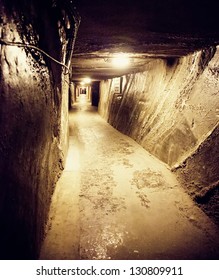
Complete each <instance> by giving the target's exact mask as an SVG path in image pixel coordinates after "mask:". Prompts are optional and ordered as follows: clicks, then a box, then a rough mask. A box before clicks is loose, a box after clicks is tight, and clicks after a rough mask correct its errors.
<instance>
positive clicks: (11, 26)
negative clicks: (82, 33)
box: [0, 0, 68, 259]
mask: <svg viewBox="0 0 219 280" xmlns="http://www.w3.org/2000/svg"><path fill="white" fill-rule="evenodd" d="M48 3H49V2H44V3H43V2H42V1H41V2H39V1H35V0H33V1H27V0H21V1H12V0H11V1H2V0H1V1H0V6H1V26H0V32H1V39H4V40H7V41H9V42H21V43H27V44H33V45H35V46H38V47H40V48H42V49H43V50H44V51H46V52H48V53H49V54H50V55H52V56H54V57H55V58H56V59H58V60H61V59H62V57H63V56H64V53H63V51H64V49H61V44H60V37H59V33H58V29H57V22H56V20H55V19H54V17H52V16H51V14H50V12H51V11H50V7H49V6H47V4H48ZM48 36H49V38H50V40H48ZM63 48H64V47H63ZM66 79H67V77H64V76H63V72H62V67H61V66H60V65H57V64H55V63H53V62H52V61H51V60H50V59H48V58H46V57H45V56H43V55H42V53H41V52H38V51H37V50H34V49H31V48H26V47H25V48H24V47H17V46H8V45H4V44H2V43H1V45H0V80H1V83H0V132H1V133H0V220H1V232H0V239H1V243H2V246H1V250H0V258H1V259H34V258H37V256H38V253H39V250H40V245H41V241H42V238H43V235H44V229H45V224H46V221H47V216H48V210H49V206H50V199H51V195H52V193H53V189H54V185H55V183H56V181H57V180H58V178H59V176H60V172H61V170H62V169H63V161H64V151H65V150H66V144H67V141H66V137H67V136H66V135H67V133H66V132H67V123H66V119H65V118H64V115H66V114H67V113H66V112H64V110H68V106H67V105H66V102H67V101H66V100H68V97H67V92H68V87H67V86H66V85H65V82H63V81H64V80H66ZM62 96H64V97H63V98H62ZM63 119H64V120H63Z"/></svg>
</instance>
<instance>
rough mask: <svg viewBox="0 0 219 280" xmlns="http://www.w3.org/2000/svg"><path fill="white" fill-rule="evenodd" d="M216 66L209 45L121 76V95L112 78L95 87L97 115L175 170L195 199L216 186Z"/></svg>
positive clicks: (218, 59)
mask: <svg viewBox="0 0 219 280" xmlns="http://www.w3.org/2000/svg"><path fill="white" fill-rule="evenodd" d="M218 64H219V50H218V49H215V48H213V47H212V48H208V49H204V50H202V51H199V52H196V53H194V54H193V55H189V56H186V57H183V58H180V59H174V58H171V59H166V60H159V59H153V60H151V61H149V62H148V64H147V65H146V66H145V69H144V71H143V72H140V73H132V74H130V75H126V76H123V77H122V78H121V79H122V85H121V86H120V87H121V88H120V91H118V89H116V88H115V85H116V84H118V81H117V80H116V79H112V80H106V81H102V82H101V85H100V89H101V97H100V105H99V112H100V114H101V115H102V116H103V117H104V118H105V119H106V120H108V122H109V123H110V124H111V125H113V126H114V127H115V128H117V129H118V130H120V131H121V132H123V133H125V134H127V135H129V136H131V137H132V138H133V139H135V140H136V141H137V142H138V143H140V144H141V145H142V146H143V147H144V148H145V149H146V150H148V151H149V152H150V153H152V154H153V155H155V156H156V157H158V158H159V159H161V160H162V161H163V162H165V163H167V164H168V165H169V166H170V167H171V168H173V169H174V168H177V167H179V166H180V168H178V170H177V172H178V173H179V175H180V177H182V178H186V179H185V186H186V188H187V190H188V191H189V192H190V193H193V195H194V196H195V197H196V196H197V197H198V196H200V193H201V194H203V193H204V194H206V193H209V190H210V189H211V186H212V187H213V188H214V189H215V188H216V187H217V186H218V180H219V178H218V177H219V176H218V158H217V156H216V154H217V150H218V144H217V143H218V140H217V139H218V132H217V131H218V130H217V126H218V117H219V114H218V112H219V103H218V88H219V81H218V73H219V72H218ZM210 143H214V144H213V145H212V146H211V144H210ZM187 159H188V160H187ZM187 162H188V163H189V164H188V165H187V166H186V168H185V165H186V164H187ZM182 163H184V164H183V165H182ZM194 167H195V168H194ZM184 169H185V171H184ZM194 182H195V183H194ZM200 189H201V191H200Z"/></svg>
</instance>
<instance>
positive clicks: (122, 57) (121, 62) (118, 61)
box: [112, 53, 130, 68]
mask: <svg viewBox="0 0 219 280" xmlns="http://www.w3.org/2000/svg"><path fill="white" fill-rule="evenodd" d="M129 64H130V58H129V57H128V55H127V54H125V53H120V54H116V55H115V56H114V57H113V58H112V65H113V66H114V67H116V68H125V67H127V66H129Z"/></svg>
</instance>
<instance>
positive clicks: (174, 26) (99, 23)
mask: <svg viewBox="0 0 219 280" xmlns="http://www.w3.org/2000/svg"><path fill="white" fill-rule="evenodd" d="M74 3H75V6H76V8H77V11H78V12H79V14H80V16H81V24H80V27H79V30H78V36H77V40H76V43H75V49H74V55H73V61H72V65H73V80H74V81H79V80H80V79H81V78H83V77H84V76H90V77H91V78H92V79H94V80H102V79H107V78H111V77H115V76H118V75H123V74H125V73H130V72H132V71H139V70H140V69H141V67H143V66H144V65H145V64H146V63H147V61H148V60H149V59H151V57H162V58H169V57H180V56H183V55H186V54H188V53H191V52H193V51H195V50H198V49H201V48H204V47H207V46H210V45H216V44H218V43H219V29H218V8H219V1H213V0H207V1H205V0H203V1H202V0H189V1H188V0H178V1H176V0H165V1H163V0H132V1H131V0H116V1H115V0H111V1H103V0H93V1H91V0H75V1H74ZM118 52H127V53H129V54H130V56H131V66H130V67H129V68H128V69H120V70H115V69H114V68H113V67H112V66H111V63H110V59H111V56H112V55H113V54H114V53H118Z"/></svg>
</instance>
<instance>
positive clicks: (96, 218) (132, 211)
mask: <svg viewBox="0 0 219 280" xmlns="http://www.w3.org/2000/svg"><path fill="white" fill-rule="evenodd" d="M69 123H70V138H69V139H70V140H69V141H70V142H69V152H68V157H67V164H66V168H65V170H64V172H63V174H62V176H61V178H60V180H59V182H58V184H57V186H56V189H55V192H54V195H53V199H52V205H51V210H50V218H49V222H48V228H47V234H46V238H45V240H44V243H43V246H42V249H41V255H40V259H49V260H53V259H61V260H64V259H69V260H71V259H78V260H80V259H87V260H91V259H103V260H106V259H122V260H127V259H133V260H137V259H172V260H175V259H218V257H219V252H218V251H219V250H218V249H219V242H218V236H219V234H218V228H217V227H216V226H215V225H214V224H213V222H212V221H211V220H210V219H209V218H208V217H207V216H206V215H205V214H204V213H203V212H202V210H200V209H199V208H198V207H197V206H196V205H195V204H194V202H193V201H192V200H191V199H190V197H189V196H188V195H187V194H186V193H185V191H184V190H183V188H182V187H181V186H180V185H179V183H178V182H177V181H176V178H175V176H174V174H172V173H171V172H170V170H169V169H168V168H167V166H166V165H164V164H163V163H162V162H160V161H159V160H158V159H156V158H155V157H153V156H152V155H150V154H149V153H147V151H145V150H144V149H143V148H142V147H141V146H140V145H138V144H137V143H136V142H135V141H134V140H132V139H131V138H129V137H127V136H125V135H123V134H121V133H120V132H118V131H117V130H115V129H114V128H113V127H111V126H110V125H109V124H108V123H106V122H105V121H104V120H103V119H102V118H101V117H100V116H99V115H98V113H97V110H96V108H95V107H92V106H91V105H89V103H88V102H87V99H86V96H84V95H83V96H81V97H80V99H79V100H78V101H77V102H76V103H75V105H74V106H73V109H72V111H71V112H70V115H69Z"/></svg>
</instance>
